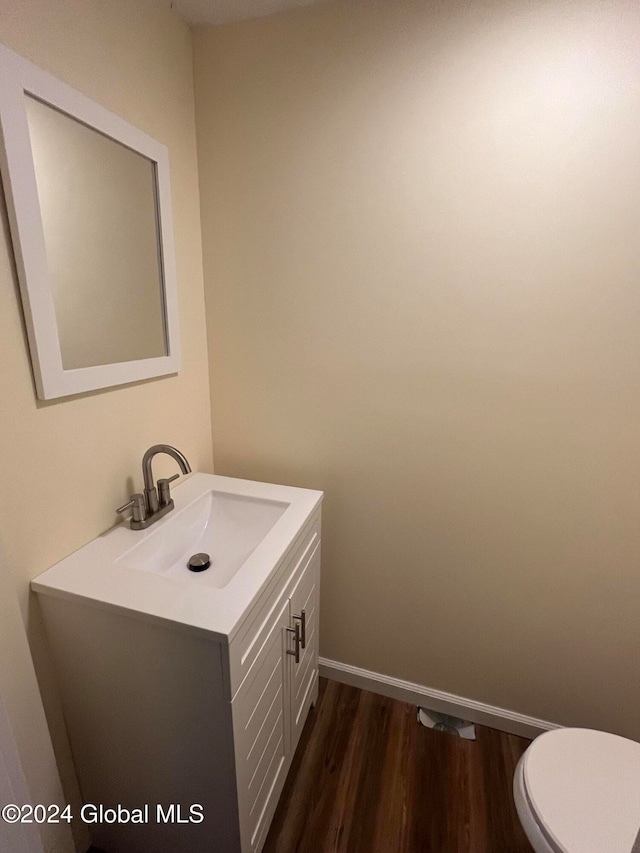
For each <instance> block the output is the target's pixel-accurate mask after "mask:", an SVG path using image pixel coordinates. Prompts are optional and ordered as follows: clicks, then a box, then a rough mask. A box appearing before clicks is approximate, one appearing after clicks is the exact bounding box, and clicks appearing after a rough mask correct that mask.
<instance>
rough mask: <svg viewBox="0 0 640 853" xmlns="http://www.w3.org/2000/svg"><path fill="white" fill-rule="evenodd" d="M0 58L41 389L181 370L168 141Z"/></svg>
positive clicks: (22, 271)
mask: <svg viewBox="0 0 640 853" xmlns="http://www.w3.org/2000/svg"><path fill="white" fill-rule="evenodd" d="M0 62H1V63H2V67H3V76H2V79H1V80H0V123H1V126H2V138H3V146H2V149H3V161H2V172H3V184H4V187H5V193H6V195H7V207H8V210H9V215H10V220H11V231H12V238H13V242H14V250H15V254H16V262H17V266H18V273H19V277H20V287H21V294H22V301H23V306H24V311H25V318H26V322H27V331H28V335H29V345H30V350H31V356H32V362H33V366H34V374H35V378H36V388H37V392H38V396H39V397H41V398H42V399H50V398H54V397H60V396H66V395H69V394H76V393H80V392H82V391H87V390H94V389H96V388H104V387H108V386H111V385H117V384H122V383H126V382H131V381H135V380H138V379H146V378H150V377H152V376H161V375H165V374H169V373H175V372H177V370H178V368H179V353H178V328H177V326H178V324H177V305H176V302H177V299H176V292H175V290H176V288H175V264H174V258H173V239H172V229H171V200H170V190H169V174H168V154H167V150H166V148H165V147H164V146H163V145H161V144H160V143H158V142H156V141H155V140H153V139H151V137H148V136H146V134H143V133H142V132H141V131H139V130H137V129H136V128H134V127H132V126H131V125H129V124H128V123H127V122H125V121H123V120H122V119H121V118H119V117H118V116H115V115H113V114H112V113H110V112H109V111H108V110H105V109H104V108H102V107H101V106H99V105H98V104H96V103H94V102H93V101H90V100H89V99H88V98H85V97H84V96H83V95H81V94H80V93H78V92H76V91H75V90H73V89H71V88H69V87H68V86H66V85H65V84H63V83H61V82H60V81H58V80H56V79H55V78H53V77H51V76H50V75H48V74H46V73H45V72H43V71H41V70H40V69H38V68H37V67H36V66H34V65H32V64H31V63H29V62H27V60H24V59H22V57H19V56H18V55H17V54H14V53H13V52H12V51H9V50H7V49H6V48H3V47H2V45H0ZM5 68H7V69H8V71H9V73H8V74H7V75H6V76H5V73H4V72H5Z"/></svg>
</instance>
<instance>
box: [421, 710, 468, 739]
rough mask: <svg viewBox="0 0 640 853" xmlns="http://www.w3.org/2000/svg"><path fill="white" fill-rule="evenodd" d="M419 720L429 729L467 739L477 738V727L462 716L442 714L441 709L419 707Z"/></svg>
mask: <svg viewBox="0 0 640 853" xmlns="http://www.w3.org/2000/svg"><path fill="white" fill-rule="evenodd" d="M418 722H419V723H421V724H422V725H423V726H425V727H426V728H427V729H434V730H435V731H438V732H447V733H448V734H450V735H457V736H458V737H463V738H465V740H475V739H476V727H475V726H474V724H473V723H469V722H467V720H461V719H460V717H452V716H450V715H449V714H441V713H440V711H430V710H429V709H428V708H418Z"/></svg>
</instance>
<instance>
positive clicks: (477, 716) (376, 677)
mask: <svg viewBox="0 0 640 853" xmlns="http://www.w3.org/2000/svg"><path fill="white" fill-rule="evenodd" d="M319 670H320V675H322V676H324V677H325V678H330V679H332V680H333V681H339V682H341V683H342V684H349V685H351V686H352V687H359V688H360V689H361V690H370V691H371V692H372V693H379V694H380V695H381V696H388V697H389V698H390V699H399V700H400V701H401V702H410V703H411V704H412V705H422V706H423V707H425V708H431V709H432V710H433V711H440V712H442V713H444V714H452V715H453V716H456V717H462V718H463V719H465V720H470V721H471V722H472V723H478V724H479V725H482V726H489V727H490V728H492V729H500V730H501V731H503V732H509V733H510V734H514V735H519V736H520V737H527V738H534V737H537V736H538V735H540V734H542V733H543V732H548V731H550V730H551V729H559V728H560V726H559V725H557V724H556V723H550V722H548V721H547V720H538V719H536V718H535V717H528V716H526V714H519V713H518V712H517V711H509V710H507V709H506V708H496V707H495V706H494V705H487V704H485V703H484V702H476V701H475V699H465V698H464V696H456V695H455V693H444V692H443V691H442V690H434V689H433V688H432V687H423V686H422V685H421V684H413V683H412V682H410V681H402V680H401V679H399V678H391V677H390V676H389V675H381V674H380V673H378V672H370V671H369V670H367V669H360V667H357V666H350V665H349V664H346V663H339V662H338V661H335V660H328V659H327V658H320V661H319Z"/></svg>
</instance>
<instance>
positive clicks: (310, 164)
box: [194, 0, 640, 737]
mask: <svg viewBox="0 0 640 853" xmlns="http://www.w3.org/2000/svg"><path fill="white" fill-rule="evenodd" d="M639 43H640V12H639V11H638V9H637V7H636V6H635V5H634V4H632V3H629V2H623V0H620V2H602V0H593V2H586V0H577V2H567V3H557V2H541V3H529V2H525V1H524V0H521V2H507V0H504V2H494V3H483V2H479V3H468V2H462V1H461V0H460V2H458V3H455V2H451V3H450V2H447V3H440V2H435V0H434V2H424V0H421V2H409V0H399V2H394V3H388V2H387V3H383V2H378V3H375V2H369V3H358V2H352V3H349V2H338V3H332V4H330V5H319V6H317V7H313V8H308V9H304V10H301V11H298V12H293V13H287V14H283V15H280V16H277V17H273V18H265V19H262V20H258V21H253V22H245V23H240V24H234V25H228V26H225V27H220V28H205V29H202V30H200V31H198V32H197V33H196V35H195V41H194V55H195V81H196V114H197V117H198V151H199V171H200V181H201V184H200V186H201V199H202V219H203V244H204V260H205V287H206V294H207V312H208V325H209V351H210V365H211V382H212V399H213V408H212V411H213V431H214V454H215V458H216V470H217V472H218V473H221V474H232V475H239V476H246V477H253V478H257V479H266V480H275V481H283V482H288V483H293V484H298V485H303V486H311V487H314V488H321V489H324V490H325V491H326V502H325V505H324V531H325V539H324V542H325V546H324V555H323V580H322V584H323V586H322V606H323V619H322V646H321V654H322V655H324V656H326V657H329V658H333V659H336V660H339V661H343V662H346V663H349V664H354V665H357V666H361V667H365V668H367V669H371V670H374V671H377V672H381V673H386V674H389V675H393V676H397V677H400V678H404V679H409V680H412V681H416V682H419V683H421V684H425V685H429V686H432V687H436V688H440V689H442V690H446V691H451V692H454V693H457V694H462V695H463V696H468V697H473V698H474V699H477V700H482V701H485V702H488V703H491V704H495V705H498V706H502V707H506V708H511V709H514V710H517V711H520V712H524V713H526V714H531V715H534V716H538V717H542V718H546V719H550V720H554V721H558V722H560V723H565V724H576V725H578V724H579V725H587V726H596V727H602V728H607V729H611V730H614V731H617V732H620V733H625V734H628V735H631V736H634V737H640V723H639V717H638V708H639V707H640V681H639V680H638V672H637V666H638V659H639V656H640V630H639V626H640V611H639V607H638V602H639V601H640V570H639V565H640V429H639V427H640V393H639V383H640V333H639V330H640V289H639V287H638V282H639V281H640V250H639V249H638V234H639V233H640V205H639V203H638V199H639V198H640V159H639V158H638V138H640V104H639V102H638V98H637V83H638V79H640V54H639V53H638V50H637V45H638V44H639Z"/></svg>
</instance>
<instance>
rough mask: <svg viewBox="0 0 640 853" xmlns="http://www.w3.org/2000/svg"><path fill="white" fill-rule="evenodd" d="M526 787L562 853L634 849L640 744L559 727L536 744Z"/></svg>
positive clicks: (527, 762) (526, 762)
mask: <svg viewBox="0 0 640 853" xmlns="http://www.w3.org/2000/svg"><path fill="white" fill-rule="evenodd" d="M522 769H523V776H524V785H525V790H526V793H527V799H528V800H529V804H530V806H531V809H532V812H533V814H534V817H535V819H536V820H537V822H538V824H539V826H540V828H541V830H542V831H543V833H544V835H545V836H546V837H547V840H548V841H549V842H550V843H551V844H552V846H555V847H556V848H557V850H558V852H559V853H603V851H607V853H631V850H632V848H633V847H634V842H635V841H636V838H637V836H638V833H639V831H640V743H635V742H634V741H631V740H627V739H626V738H623V737H618V735H612V734H608V733H607V732H598V731H593V730H591V729H556V730H554V731H551V732H545V734H543V735H541V736H540V737H539V738H536V740H535V741H534V742H533V743H532V744H531V746H530V747H529V748H528V749H527V751H526V752H525V754H524V759H523V768H522Z"/></svg>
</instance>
